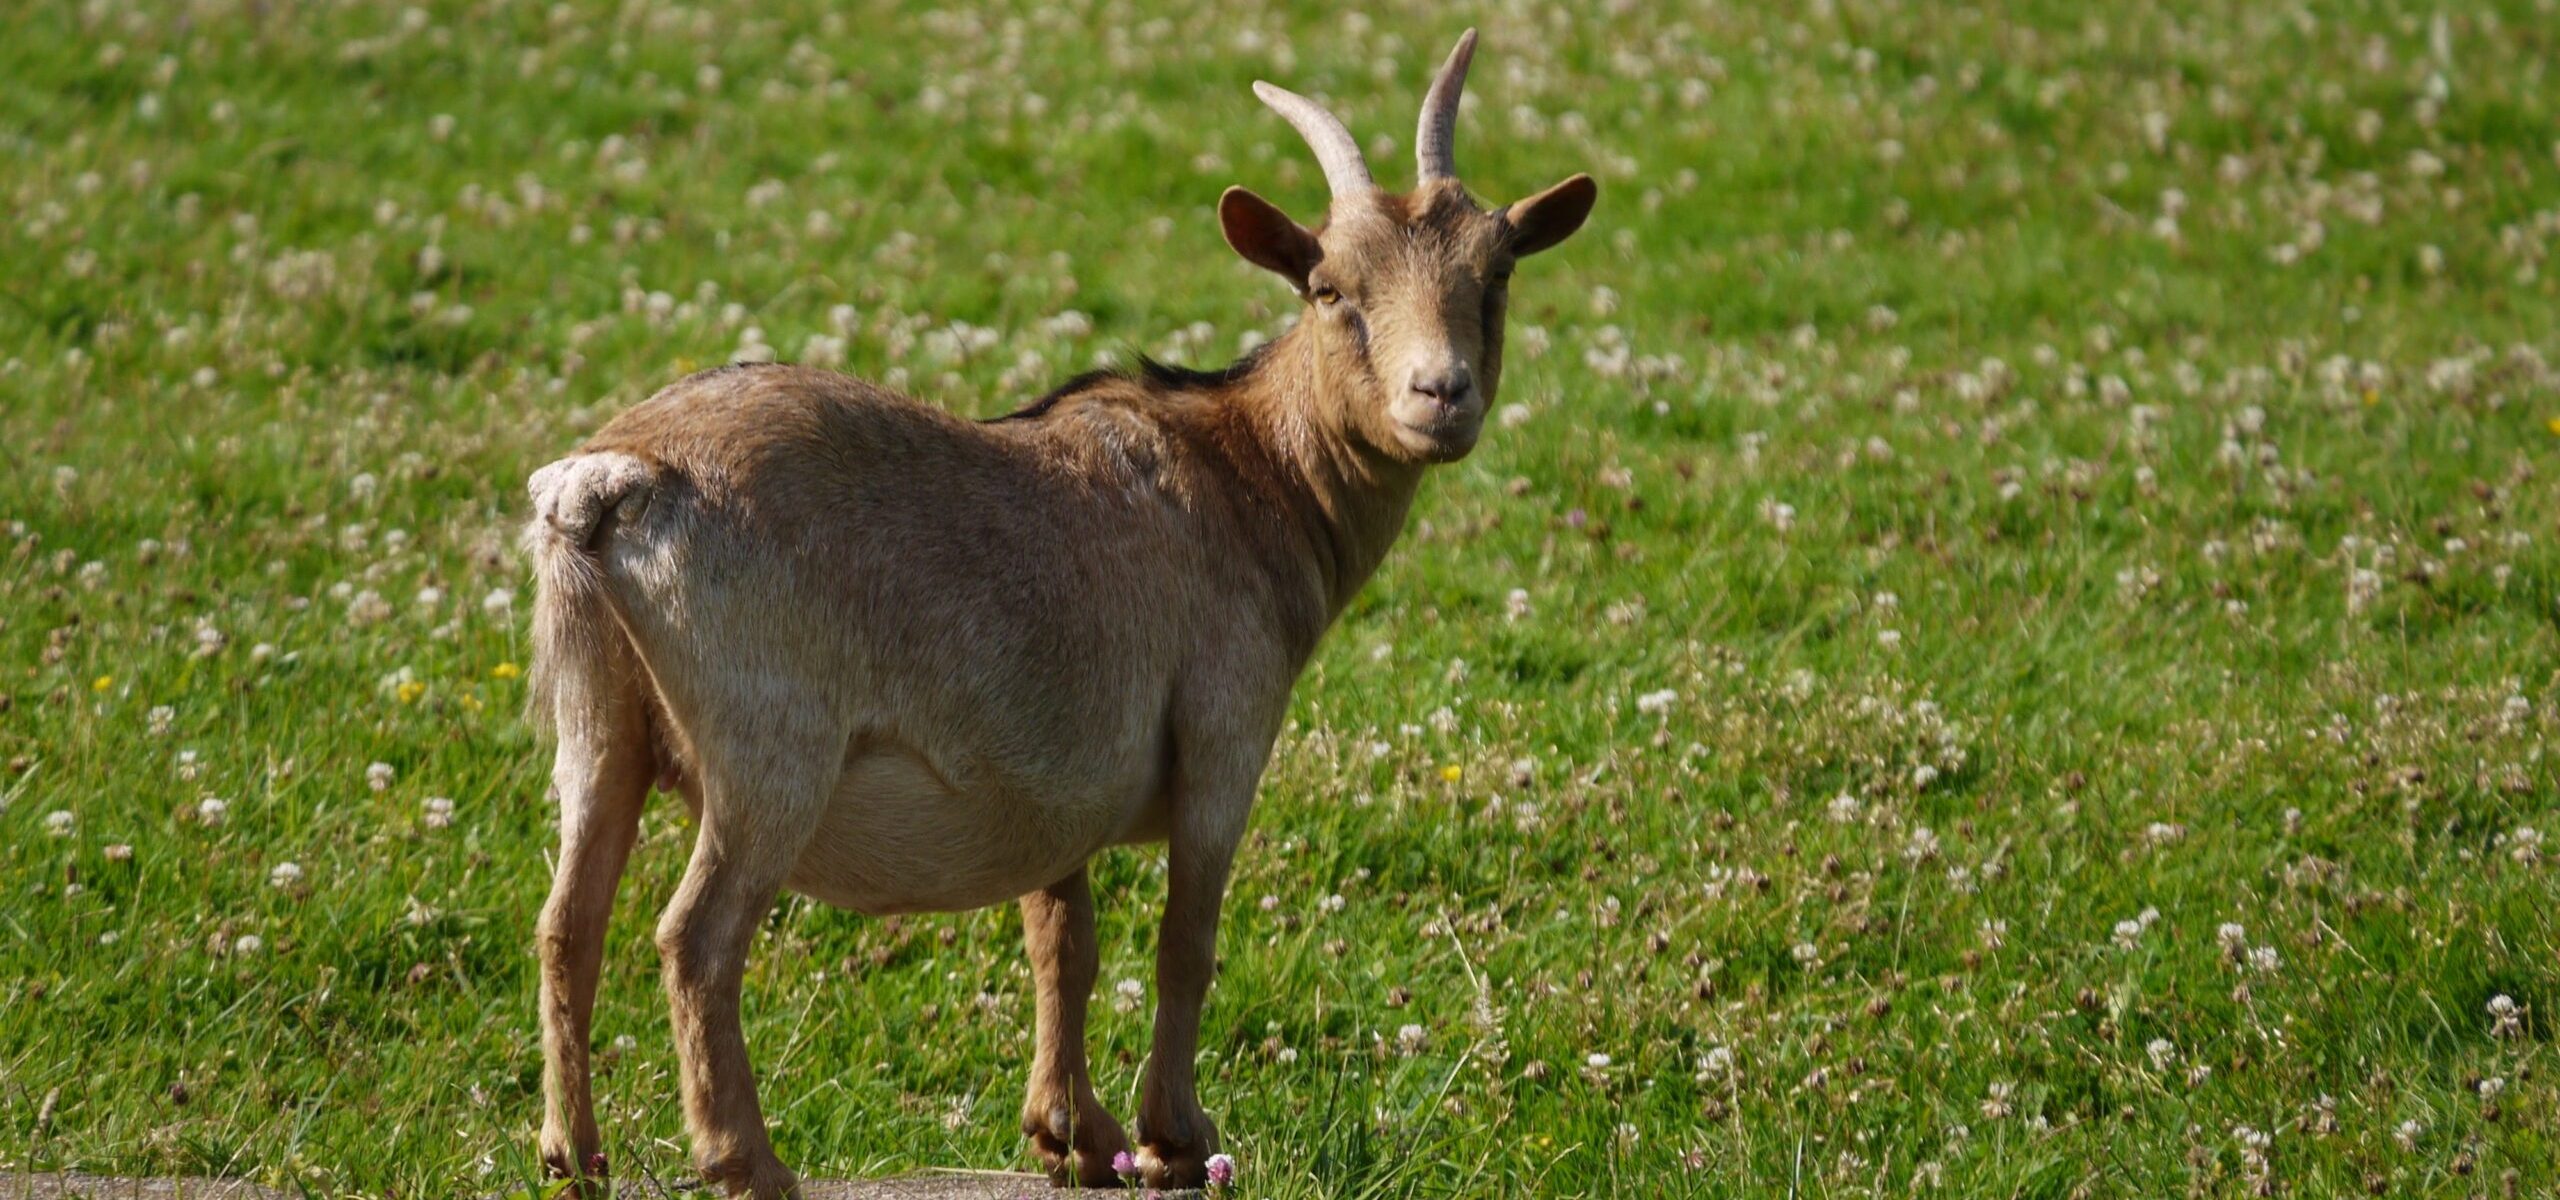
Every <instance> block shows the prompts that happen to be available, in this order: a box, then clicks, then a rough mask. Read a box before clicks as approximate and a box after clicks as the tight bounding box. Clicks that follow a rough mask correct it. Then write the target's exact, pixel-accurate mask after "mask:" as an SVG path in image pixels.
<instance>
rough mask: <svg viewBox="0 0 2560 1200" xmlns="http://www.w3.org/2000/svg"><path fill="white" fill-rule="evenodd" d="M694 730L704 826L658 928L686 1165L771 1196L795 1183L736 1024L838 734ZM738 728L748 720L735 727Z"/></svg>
mask: <svg viewBox="0 0 2560 1200" xmlns="http://www.w3.org/2000/svg"><path fill="white" fill-rule="evenodd" d="M758 720H759V721H763V722H767V723H763V724H758V725H757V726H756V727H755V728H754V729H752V730H719V731H713V730H694V731H691V732H692V733H693V737H692V748H693V752H694V756H695V761H694V767H695V772H696V776H697V778H696V780H695V781H694V782H695V784H696V786H698V787H699V788H700V789H701V806H702V824H701V827H700V828H699V829H698V830H696V831H695V834H694V842H693V858H692V861H691V862H690V863H689V864H688V865H687V866H686V868H685V873H684V881H683V882H682V883H680V884H678V885H677V886H676V894H675V898H674V900H672V901H670V902H669V903H668V905H667V911H666V914H665V916H663V917H662V918H660V920H659V922H658V952H659V955H660V956H661V958H662V959H663V960H664V965H665V972H666V983H667V999H668V1003H669V1007H670V1008H671V1009H672V1011H673V1015H674V1024H675V1034H676V1056H677V1061H678V1064H679V1067H680V1082H681V1083H682V1086H683V1091H684V1115H685V1124H686V1126H687V1127H688V1129H689V1130H690V1131H691V1133H692V1135H693V1156H694V1165H695V1166H696V1167H697V1168H698V1169H699V1170H700V1171H701V1172H702V1174H703V1177H704V1178H705V1179H707V1180H709V1181H711V1182H712V1183H714V1184H716V1185H718V1186H720V1187H722V1188H724V1189H726V1190H727V1192H728V1193H729V1194H730V1195H732V1196H752V1197H755V1198H756V1200H776V1198H778V1197H784V1196H794V1195H797V1194H798V1190H799V1189H798V1183H797V1181H796V1180H795V1179H794V1178H793V1176H792V1174H791V1172H790V1171H789V1170H788V1169H787V1168H785V1167H784V1166H783V1165H782V1160H781V1159H779V1158H777V1157H776V1156H775V1155H774V1152H773V1142H772V1140H771V1139H770V1138H769V1137H767V1136H766V1133H765V1127H764V1112H763V1108H762V1106H761V1105H759V1104H758V1103H757V1100H756V1083H755V1072H754V1069H753V1067H752V1066H751V1064H750V1063H749V1061H748V1058H747V1041H746V1034H745V1031H744V1030H743V1029H742V1028H741V1027H740V1025H739V1021H738V993H739V989H740V987H741V985H742V984H743V982H744V980H745V975H746V967H747V950H748V947H749V946H750V945H751V943H752V942H753V940H754V936H755V931H756V926H757V925H758V924H759V923H761V922H762V921H763V919H764V917H765V914H766V913H768V912H770V911H771V910H772V908H773V902H774V898H775V897H776V896H777V895H779V894H780V892H781V890H782V884H783V880H784V879H785V878H787V877H788V876H789V875H790V873H791V868H792V866H793V864H795V863H796V862H797V861H798V860H799V857H800V852H801V850H802V849H803V848H805V847H806V846H807V845H808V842H809V838H810V836H811V835H812V833H813V832H814V831H815V830H816V828H817V824H818V820H819V818H820V817H821V816H822V815H823V813H824V811H825V807H826V803H827V800H828V797H829V794H830V792H831V790H832V788H833V786H834V783H835V777H834V770H833V768H834V767H835V765H836V764H840V763H841V762H843V757H844V744H843V739H842V738H841V737H837V738H834V739H832V740H830V739H829V737H828V736H827V735H825V734H824V733H821V732H817V731H812V730H806V729H800V730H793V729H791V728H790V727H792V726H795V725H798V724H800V722H795V721H790V720H787V719H785V720H780V721H770V720H769V719H768V718H762V717H760V718H758ZM741 724H745V723H744V722H742V723H741Z"/></svg>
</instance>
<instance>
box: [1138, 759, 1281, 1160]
mask: <svg viewBox="0 0 2560 1200" xmlns="http://www.w3.org/2000/svg"><path fill="white" fill-rule="evenodd" d="M1252 795H1253V789H1252V783H1251V781H1250V780H1248V781H1247V782H1246V783H1245V784H1244V786H1243V787H1242V789H1241V795H1238V796H1233V797H1229V796H1209V797H1198V798H1197V799H1198V800H1207V801H1209V802H1210V803H1211V805H1212V807H1210V808H1208V809H1207V810H1205V811H1200V810H1195V811H1192V812H1188V813H1185V814H1182V816H1181V817H1180V818H1179V819H1177V820H1176V821H1175V826H1174V831H1173V836H1172V838H1171V839H1170V844H1169V845H1168V847H1167V849H1166V856H1165V857H1166V876H1167V879H1166V888H1165V905H1164V924H1163V926H1162V928H1161V929H1160V930H1159V932H1158V934H1157V942H1156V1028H1155V1043H1154V1047H1153V1049H1152V1050H1151V1051H1150V1052H1149V1053H1148V1055H1147V1072H1146V1080H1145V1082H1144V1084H1143V1085H1142V1086H1141V1088H1140V1094H1139V1098H1138V1155H1137V1159H1138V1172H1139V1178H1140V1179H1141V1180H1142V1181H1143V1182H1144V1183H1145V1184H1146V1185H1147V1186H1148V1187H1157V1188H1193V1187H1200V1186H1203V1185H1204V1184H1206V1183H1207V1182H1208V1179H1209V1156H1210V1155H1212V1154H1215V1153H1217V1151H1218V1127H1217V1125H1216V1123H1214V1122H1212V1121H1211V1120H1210V1119H1209V1114H1208V1112H1207V1110H1205V1109H1203V1108H1201V1107H1200V1095H1199V1091H1198V1087H1197V1082H1196V1079H1195V1077H1194V1074H1193V1066H1194V1064H1193V1059H1194V1058H1195V1057H1196V1056H1197V1055H1198V1053H1199V1049H1200V1006H1201V1004H1202V1002H1203V1001H1205V1000H1206V999H1207V998H1208V994H1209V979H1210V976H1212V975H1213V974H1215V973H1216V971H1217V968H1218V908H1219V905H1220V904H1221V903H1222V902H1223V901H1224V900H1225V898H1226V891H1227V868H1228V866H1229V864H1230V863H1232V862H1233V861H1234V859H1235V850H1236V839H1237V837H1238V835H1239V834H1240V833H1241V832H1242V830H1243V825H1244V811H1245V809H1246V808H1247V807H1249V806H1250V805H1251V803H1252Z"/></svg>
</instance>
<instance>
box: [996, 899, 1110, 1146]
mask: <svg viewBox="0 0 2560 1200" xmlns="http://www.w3.org/2000/svg"><path fill="white" fill-rule="evenodd" d="M1022 940H1023V942H1024V945H1025V947H1026V948H1027V949H1028V950H1029V951H1030V952H1031V974H1032V978H1033V981H1034V983H1035V984H1036V985H1037V986H1038V988H1039V1000H1038V1002H1037V1005H1036V1010H1035V1018H1036V1021H1037V1025H1036V1028H1037V1031H1038V1037H1037V1043H1036V1046H1035V1048H1034V1049H1033V1051H1032V1058H1031V1089H1030V1094H1029V1095H1028V1096H1027V1097H1025V1098H1024V1100H1023V1104H1022V1132H1023V1133H1024V1135H1026V1136H1028V1137H1029V1138H1030V1139H1031V1147H1032V1149H1033V1150H1034V1151H1035V1152H1037V1153H1038V1154H1039V1155H1040V1163H1041V1165H1042V1166H1044V1167H1046V1168H1047V1169H1048V1171H1049V1179H1050V1181H1051V1182H1054V1183H1057V1184H1059V1185H1060V1186H1065V1185H1068V1184H1076V1185H1079V1186H1083V1187H1088V1188H1102V1187H1110V1186H1113V1185H1114V1184H1117V1183H1119V1182H1120V1178H1119V1174H1118V1172H1117V1171H1115V1170H1114V1169H1113V1168H1112V1161H1111V1160H1112V1159H1113V1158H1115V1157H1117V1156H1119V1155H1120V1154H1122V1153H1125V1152H1126V1151H1127V1150H1128V1149H1129V1136H1128V1135H1127V1134H1126V1133H1123V1132H1122V1131H1121V1129H1120V1123H1119V1122H1118V1121H1115V1120H1113V1119H1111V1113H1110V1111H1109V1110H1107V1109H1105V1108H1103V1107H1102V1102H1101V1101H1100V1100H1097V1099H1095V1098H1094V1094H1093V1075H1092V1072H1091V1070H1090V1069H1089V1068H1088V1067H1087V1065H1086V1062H1085V1048H1084V1036H1085V1029H1084V1017H1085V1007H1086V1002H1087V1001H1088V1000H1090V999H1091V998H1092V996H1093V983H1094V978H1095V977H1096V976H1097V975H1099V974H1101V971H1102V953H1101V949H1100V947H1098V946H1097V945H1095V943H1094V933H1093V888H1092V887H1091V885H1090V884H1088V883H1087V882H1086V879H1085V869H1084V868H1082V867H1078V868H1076V873H1075V874H1073V875H1070V876H1068V877H1066V878H1065V879H1062V880H1059V881H1058V882H1056V883H1053V884H1050V885H1049V886H1048V887H1046V888H1043V889H1041V890H1039V891H1036V892H1032V893H1030V894H1028V895H1026V896H1024V897H1023V898H1022Z"/></svg>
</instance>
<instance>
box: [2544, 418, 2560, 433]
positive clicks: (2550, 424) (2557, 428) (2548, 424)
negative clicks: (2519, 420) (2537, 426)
mask: <svg viewBox="0 0 2560 1200" xmlns="http://www.w3.org/2000/svg"><path fill="white" fill-rule="evenodd" d="M2542 427H2543V428H2545V429H2548V430H2550V431H2551V432H2553V433H2555V434H2560V417H2553V418H2551V419H2550V420H2548V421H2545V422H2543V423H2542Z"/></svg>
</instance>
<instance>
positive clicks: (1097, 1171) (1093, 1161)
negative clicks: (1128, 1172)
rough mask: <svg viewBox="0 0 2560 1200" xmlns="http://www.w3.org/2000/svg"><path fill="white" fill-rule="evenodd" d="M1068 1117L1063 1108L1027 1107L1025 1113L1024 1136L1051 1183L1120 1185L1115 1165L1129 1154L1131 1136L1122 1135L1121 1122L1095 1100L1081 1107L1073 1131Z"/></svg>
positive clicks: (1072, 1185) (1023, 1114) (1106, 1186)
mask: <svg viewBox="0 0 2560 1200" xmlns="http://www.w3.org/2000/svg"><path fill="white" fill-rule="evenodd" d="M1066 1117H1067V1110H1066V1109H1065V1108H1063V1107H1053V1108H1050V1109H1048V1110H1047V1111H1045V1112H1044V1111H1040V1110H1038V1109H1033V1108H1025V1109H1024V1110H1023V1113H1022V1134H1023V1136H1024V1137H1027V1138H1030V1139H1031V1150H1032V1153H1034V1154H1037V1155H1039V1156H1040V1165H1041V1167H1042V1168H1043V1169H1045V1170H1046V1171H1047V1172H1048V1173H1049V1182H1050V1183H1051V1184H1054V1185H1056V1186H1058V1187H1081V1188H1108V1187H1118V1186H1120V1184H1121V1182H1122V1180H1121V1178H1120V1172H1119V1170H1118V1169H1117V1168H1116V1167H1114V1166H1113V1162H1114V1161H1115V1160H1116V1159H1118V1158H1119V1157H1120V1156H1121V1155H1123V1154H1127V1153H1128V1152H1129V1135H1128V1134H1126V1133H1123V1132H1121V1130H1120V1122H1118V1121H1115V1120H1113V1119H1112V1118H1111V1114H1110V1113H1108V1112H1105V1111H1103V1108H1102V1106H1101V1105H1100V1104H1099V1103H1095V1102H1091V1101H1088V1102H1086V1103H1084V1104H1080V1105H1078V1106H1077V1110H1076V1117H1075V1121H1074V1123H1073V1127H1072V1128H1068V1127H1066V1126H1067V1121H1066Z"/></svg>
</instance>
